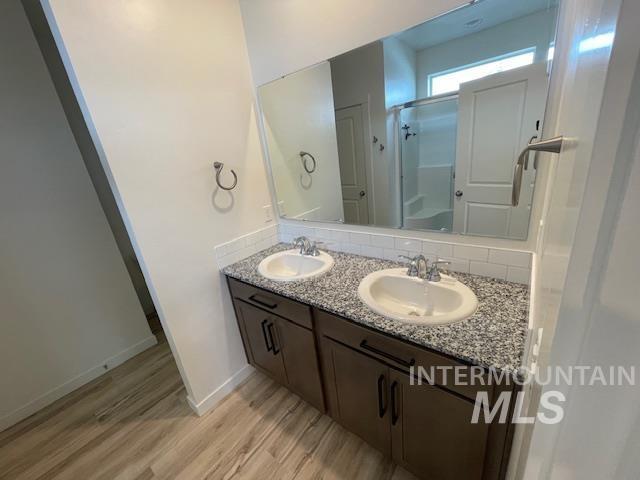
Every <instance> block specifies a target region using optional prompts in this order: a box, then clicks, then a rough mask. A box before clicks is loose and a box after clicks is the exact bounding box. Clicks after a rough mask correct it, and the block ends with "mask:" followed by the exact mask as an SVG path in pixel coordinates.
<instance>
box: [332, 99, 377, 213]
mask: <svg viewBox="0 0 640 480" xmlns="http://www.w3.org/2000/svg"><path fill="white" fill-rule="evenodd" d="M363 113H364V112H363V108H362V105H355V106H353V107H347V108H341V109H339V110H336V135H337V138H338V159H339V163H340V179H341V184H342V203H343V207H344V221H345V223H355V224H361V225H367V224H368V223H369V206H368V199H367V171H366V164H365V162H366V155H365V137H364V120H363Z"/></svg>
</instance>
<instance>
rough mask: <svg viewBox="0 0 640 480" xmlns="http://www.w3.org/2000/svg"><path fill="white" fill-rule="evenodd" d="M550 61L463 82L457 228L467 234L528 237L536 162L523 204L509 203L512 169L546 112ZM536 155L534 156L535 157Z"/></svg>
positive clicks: (455, 202) (524, 187)
mask: <svg viewBox="0 0 640 480" xmlns="http://www.w3.org/2000/svg"><path fill="white" fill-rule="evenodd" d="M546 91H547V71H546V63H538V64H535V65H531V66H527V67H522V68H518V69H516V70H510V71H508V72H502V73H498V74H495V75H491V76H489V77H485V78H482V79H479V80H475V81H472V82H467V83H463V84H462V85H461V86H460V94H459V99H458V102H459V103H458V105H459V106H458V135H457V145H456V168H455V189H454V191H455V195H454V200H453V205H454V207H453V228H454V231H456V232H461V233H466V234H469V235H485V236H492V237H496V236H497V237H508V238H516V239H524V238H526V237H527V230H528V226H529V212H530V210H531V200H532V197H533V184H534V181H535V170H534V168H533V161H531V162H529V168H528V170H526V171H525V174H524V178H523V182H522V183H523V185H522V191H521V196H520V205H519V206H518V207H512V206H511V187H512V182H513V167H514V165H515V162H516V159H517V157H518V154H519V153H520V151H521V150H522V149H523V148H524V147H525V146H526V145H527V143H528V142H529V140H530V139H531V137H532V136H534V135H537V127H538V125H539V123H540V122H542V118H543V116H544V108H545V102H546ZM532 159H533V155H532Z"/></svg>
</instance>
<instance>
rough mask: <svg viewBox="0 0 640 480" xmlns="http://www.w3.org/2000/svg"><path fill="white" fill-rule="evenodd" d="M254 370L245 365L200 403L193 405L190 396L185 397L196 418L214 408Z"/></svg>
mask: <svg viewBox="0 0 640 480" xmlns="http://www.w3.org/2000/svg"><path fill="white" fill-rule="evenodd" d="M253 371H254V369H253V367H252V366H251V365H245V366H244V367H242V368H241V369H240V370H238V371H237V372H236V373H234V374H233V376H232V377H231V378H229V379H228V380H227V381H226V382H224V383H223V384H222V385H220V386H219V387H218V388H216V389H215V390H214V391H213V392H211V393H210V394H209V395H207V396H206V398H205V399H204V400H202V401H201V402H200V403H195V402H194V401H193V399H192V398H191V396H187V402H189V406H190V407H191V409H192V410H193V411H194V412H196V414H197V415H198V416H202V415H204V414H205V413H207V412H208V411H209V410H211V409H212V408H213V407H215V406H216V405H217V404H218V403H220V401H221V400H222V399H223V398H224V397H226V396H227V395H229V394H230V393H231V392H233V391H234V390H235V389H236V387H237V386H238V385H240V384H241V383H242V382H244V381H245V380H246V379H247V377H248V376H249V375H251V374H252V373H253Z"/></svg>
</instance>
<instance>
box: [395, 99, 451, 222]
mask: <svg viewBox="0 0 640 480" xmlns="http://www.w3.org/2000/svg"><path fill="white" fill-rule="evenodd" d="M457 115H458V100H457V97H454V98H451V99H446V100H439V101H435V102H429V103H426V104H423V105H418V106H415V107H407V108H403V109H402V110H401V111H400V125H399V127H400V133H399V138H400V165H401V171H402V227H403V228H406V229H410V230H415V229H419V230H439V231H447V232H450V231H451V229H452V226H453V177H454V172H455V160H456V134H457Z"/></svg>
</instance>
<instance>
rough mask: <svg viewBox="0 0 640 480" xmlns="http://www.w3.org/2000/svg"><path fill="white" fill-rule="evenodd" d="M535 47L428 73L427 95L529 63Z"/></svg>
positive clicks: (451, 89) (453, 90)
mask: <svg viewBox="0 0 640 480" xmlns="http://www.w3.org/2000/svg"><path fill="white" fill-rule="evenodd" d="M535 55H536V49H535V47H532V48H528V49H525V50H518V51H516V52H511V53H508V54H506V55H500V56H499V57H493V58H488V59H487V60H484V61H482V62H477V63H473V64H471V65H465V66H462V67H457V68H455V69H450V70H445V71H444V72H438V73H434V74H431V75H429V77H428V82H429V96H434V95H443V94H445V93H453V92H457V91H458V90H460V84H461V83H464V82H470V81H471V80H477V79H479V78H482V77H486V76H488V75H493V74H494V73H500V72H506V71H507V70H513V69H514V68H519V67H524V66H526V65H531V64H532V63H533V62H534V60H535Z"/></svg>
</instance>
